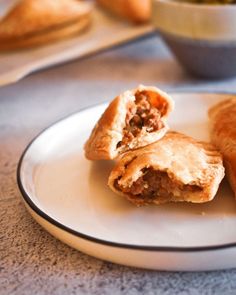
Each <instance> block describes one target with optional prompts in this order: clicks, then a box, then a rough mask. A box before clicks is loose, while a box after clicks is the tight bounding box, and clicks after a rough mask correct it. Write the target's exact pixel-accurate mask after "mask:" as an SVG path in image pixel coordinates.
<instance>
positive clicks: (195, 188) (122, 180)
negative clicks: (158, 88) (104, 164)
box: [108, 132, 224, 206]
mask: <svg viewBox="0 0 236 295" xmlns="http://www.w3.org/2000/svg"><path fill="white" fill-rule="evenodd" d="M223 177H224V167H223V164H222V157H221V154H220V153H219V152H218V151H217V150H216V148H215V147H214V146H213V145H211V144H209V143H205V142H199V141H196V140H194V139H193V138H191V137H188V136H186V135H183V134H181V133H177V132H168V133H167V134H166V135H165V136H164V137H163V138H162V139H161V140H159V141H157V142H155V143H153V144H151V145H148V146H146V147H144V148H140V149H138V150H135V151H130V152H127V153H125V154H124V155H122V156H121V157H120V159H119V160H118V162H117V163H116V166H115V168H114V169H113V170H112V172H111V174H110V176H109V180H108V185H109V186H110V188H111V189H112V190H113V191H114V192H116V193H118V194H120V195H123V196H125V197H126V198H127V199H128V200H130V201H131V202H133V203H134V204H136V205H138V206H140V205H145V204H151V203H154V204H161V203H166V202H181V201H187V202H193V203H204V202H208V201H210V200H212V199H213V198H214V196H215V194H216V192H217V190H218V187H219V184H220V182H221V180H222V178H223Z"/></svg>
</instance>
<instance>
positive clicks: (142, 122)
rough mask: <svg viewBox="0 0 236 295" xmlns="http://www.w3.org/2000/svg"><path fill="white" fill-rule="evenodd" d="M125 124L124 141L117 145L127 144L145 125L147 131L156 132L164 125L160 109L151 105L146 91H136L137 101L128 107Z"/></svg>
mask: <svg viewBox="0 0 236 295" xmlns="http://www.w3.org/2000/svg"><path fill="white" fill-rule="evenodd" d="M125 124H126V126H125V127H124V129H123V138H122V141H120V142H119V143H118V144H117V147H121V146H123V145H127V144H128V143H129V142H130V141H131V140H132V139H133V138H135V137H136V136H138V135H139V133H140V132H141V130H142V128H143V127H145V129H146V132H154V131H156V130H159V129H161V128H162V127H163V123H162V121H161V113H160V111H159V110H158V109H157V108H155V107H154V106H152V105H151V103H150V101H149V100H148V96H147V95H146V94H145V92H138V93H136V95H135V103H134V104H132V105H130V107H129V109H128V112H127V115H126V118H125Z"/></svg>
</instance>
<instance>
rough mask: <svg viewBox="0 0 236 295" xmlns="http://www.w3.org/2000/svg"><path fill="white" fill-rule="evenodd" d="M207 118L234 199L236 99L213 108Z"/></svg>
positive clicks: (235, 191) (235, 175) (235, 188)
mask: <svg viewBox="0 0 236 295" xmlns="http://www.w3.org/2000/svg"><path fill="white" fill-rule="evenodd" d="M209 118H210V122H211V131H210V132H211V140H212V142H213V143H214V144H215V145H216V146H217V147H218V148H219V149H220V151H221V153H222V154H223V158H224V164H225V168H226V176H227V178H228V180H229V182H230V184H231V187H232V189H233V191H234V193H235V197H236V98H235V97H234V98H229V99H227V100H224V101H222V102H220V103H218V104H216V105H215V106H213V107H212V108H211V109H210V110H209Z"/></svg>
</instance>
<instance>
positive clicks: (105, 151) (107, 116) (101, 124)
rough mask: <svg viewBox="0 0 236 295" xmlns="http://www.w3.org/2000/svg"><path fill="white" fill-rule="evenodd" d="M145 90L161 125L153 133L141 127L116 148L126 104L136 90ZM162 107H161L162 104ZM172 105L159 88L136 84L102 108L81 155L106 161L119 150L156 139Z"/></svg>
mask: <svg viewBox="0 0 236 295" xmlns="http://www.w3.org/2000/svg"><path fill="white" fill-rule="evenodd" d="M142 91H145V92H146V93H148V95H149V97H150V100H151V103H152V105H155V107H156V108H157V109H160V111H161V121H162V124H163V125H162V128H160V129H159V130H157V131H155V132H151V133H147V132H145V130H142V132H141V133H140V135H138V136H136V137H135V138H134V139H133V140H132V141H131V142H130V143H129V145H126V146H125V148H123V149H122V148H118V147H117V144H118V143H119V142H120V141H121V140H122V138H123V128H124V127H125V118H126V114H127V111H128V106H129V104H130V103H133V102H134V100H135V94H136V93H137V92H142ZM163 106H164V107H163ZM173 108H174V103H173V101H172V99H171V98H170V97H169V96H168V95H167V94H166V93H164V92H163V91H161V90H159V89H157V88H155V87H146V86H143V85H140V86H139V87H138V88H136V89H133V90H128V91H126V92H124V93H123V94H121V95H119V96H118V97H116V98H115V99H114V100H113V101H112V102H111V103H110V104H109V106H108V108H107V109H106V110H105V112H104V113H103V115H102V116H101V118H100V120H99V121H98V122H97V124H96V125H95V127H94V129H93V130H92V133H91V135H90V137H89V139H88V141H87V142H86V144H85V148H84V149H85V156H86V158H87V159H89V160H102V159H104V160H109V159H114V158H116V157H117V156H118V155H119V154H120V153H122V152H124V151H126V150H129V149H135V148H139V147H141V146H145V145H147V144H150V143H152V142H154V141H156V140H159V139H160V138H161V137H162V136H164V134H165V133H166V132H167V130H168V126H167V124H166V119H167V117H168V116H169V114H170V112H171V111H172V110H173Z"/></svg>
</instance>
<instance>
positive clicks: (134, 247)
mask: <svg viewBox="0 0 236 295" xmlns="http://www.w3.org/2000/svg"><path fill="white" fill-rule="evenodd" d="M168 93H170V94H178V95H180V94H186V93H189V94H199V93H200V94H203V95H206V94H212V95H214V94H216V95H222V96H223V95H232V96H236V93H234V92H212V91H189V90H180V91H173V90H170V91H168ZM108 102H109V101H104V102H99V103H96V104H92V105H91V106H87V107H84V108H81V109H79V110H77V111H75V112H72V113H71V114H69V115H66V116H64V117H62V118H60V119H58V120H56V121H55V122H53V123H51V124H50V125H49V126H47V127H46V128H43V129H42V130H41V131H40V132H39V133H38V134H37V135H36V136H34V137H33V139H32V140H31V141H30V142H29V143H28V144H27V145H26V147H25V148H24V150H23V152H22V154H21V156H20V158H19V161H18V164H17V168H16V181H17V185H18V188H19V190H20V192H21V195H22V197H23V200H24V201H25V202H26V204H27V205H28V206H29V207H30V208H31V209H32V210H33V211H34V212H35V213H36V214H37V215H39V216H40V217H42V218H43V219H44V220H45V221H47V222H49V223H51V224H52V225H54V226H56V227H58V228H59V229H61V230H64V231H65V232H67V233H69V234H72V235H74V236H75V237H79V238H81V239H84V240H86V241H88V242H93V243H96V244H100V245H103V246H110V247H113V248H122V249H127V250H141V251H152V252H182V253H183V252H191V253H192V252H204V251H216V250H227V249H231V248H234V247H236V242H233V243H224V244H218V245H211V246H196V247H195V246H190V247H179V246H178V247H177V246H148V245H136V244H126V243H119V242H112V241H109V240H103V239H100V238H96V237H94V236H91V235H87V234H84V233H82V232H79V231H77V230H74V229H72V228H70V227H68V226H66V225H64V224H62V223H61V222H59V221H57V220H55V219H54V218H52V217H51V216H49V215H48V214H47V213H45V212H44V211H43V210H41V209H40V208H39V207H38V206H37V205H36V204H35V203H34V202H33V201H32V199H31V197H30V195H29V194H28V193H27V192H26V190H25V188H24V185H23V182H22V179H21V168H22V164H23V162H24V158H25V156H26V154H27V152H28V151H29V150H30V148H31V146H32V145H33V143H34V142H36V140H37V139H38V138H39V137H40V136H41V135H42V134H43V133H44V132H46V131H47V130H49V129H50V128H52V127H54V126H55V125H57V124H58V123H61V122H63V121H64V120H66V119H69V118H70V117H72V116H74V115H77V114H79V113H81V112H83V111H86V110H89V109H91V108H95V107H98V106H99V105H102V104H105V103H108Z"/></svg>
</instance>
